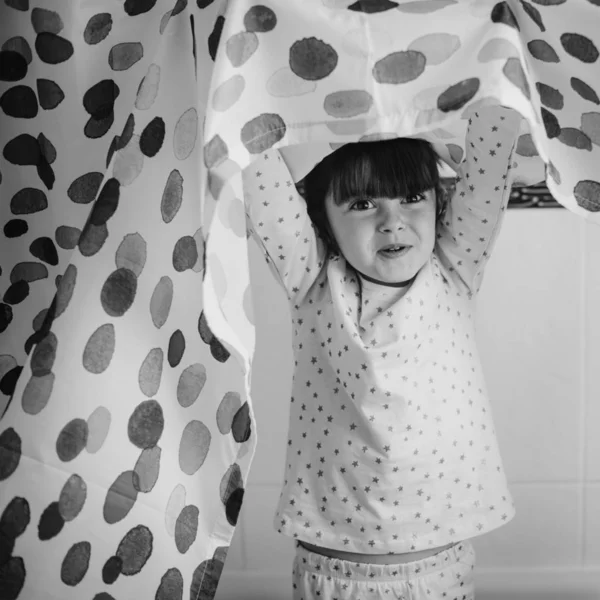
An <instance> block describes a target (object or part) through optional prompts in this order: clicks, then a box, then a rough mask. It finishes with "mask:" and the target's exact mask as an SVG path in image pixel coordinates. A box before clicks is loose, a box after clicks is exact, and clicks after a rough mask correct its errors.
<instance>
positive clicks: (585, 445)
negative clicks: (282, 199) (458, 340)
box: [217, 209, 600, 600]
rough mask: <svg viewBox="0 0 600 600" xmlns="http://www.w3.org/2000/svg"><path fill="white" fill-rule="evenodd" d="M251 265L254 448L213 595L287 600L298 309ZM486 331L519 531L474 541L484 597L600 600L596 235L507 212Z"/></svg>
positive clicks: (535, 215)
mask: <svg viewBox="0 0 600 600" xmlns="http://www.w3.org/2000/svg"><path fill="white" fill-rule="evenodd" d="M252 266H253V269H254V273H255V276H256V277H257V280H258V281H259V282H260V285H259V286H257V288H260V293H259V295H258V297H256V298H255V304H256V311H257V322H258V324H259V331H261V333H262V336H260V337H259V338H258V340H257V356H256V359H255V367H256V371H255V376H254V381H253V398H254V404H255V410H256V416H257V421H258V423H257V426H258V427H257V428H258V439H259V444H258V450H257V454H256V457H255V461H254V464H253V469H252V472H251V474H250V479H249V482H248V485H247V493H246V497H245V503H244V506H243V509H242V514H241V517H240V522H239V525H238V529H237V531H236V535H235V538H234V541H233V547H232V549H231V550H230V560H228V562H227V565H226V567H225V571H224V575H223V578H222V579H221V585H220V587H219V591H218V594H217V599H218V600H233V599H234V598H235V599H236V600H237V599H239V598H243V599H244V600H254V599H256V600H259V599H260V600H271V599H273V600H275V599H278V600H284V599H287V598H290V597H291V595H290V566H291V561H292V557H293V554H294V550H293V546H292V543H291V541H290V540H289V539H287V538H285V537H283V536H280V535H279V534H277V533H276V532H274V529H273V526H272V519H273V514H274V507H275V504H276V501H277V497H278V495H279V484H280V479H281V476H282V473H283V466H284V463H283V461H284V452H285V440H286V433H287V421H288V414H289V412H288V401H289V400H288V398H289V389H290V377H291V367H292V355H291V349H290V331H289V324H288V317H289V313H288V309H287V306H286V300H285V296H284V294H283V292H282V291H281V290H280V289H279V288H278V287H277V284H276V283H275V281H274V280H273V278H272V276H271V274H270V273H269V271H268V269H267V268H266V266H265V265H264V264H263V261H262V257H261V255H260V252H259V251H258V249H257V248H253V253H252ZM261 325H262V326H261ZM478 327H479V343H480V351H481V356H482V361H483V365H484V370H485V372H486V376H487V382H488V388H489V392H490V397H491V400H492V406H493V410H494V416H495V421H496V429H497V433H498V437H499V441H500V446H501V449H502V452H503V457H504V462H505V466H506V470H507V473H508V476H509V480H510V482H511V489H512V491H513V495H514V497H515V501H516V504H517V516H516V517H515V519H514V520H513V521H512V522H511V523H509V524H508V525H506V526H505V527H504V528H502V529H499V530H497V531H494V532H492V533H490V534H487V535H486V536H483V537H481V538H476V539H475V541H474V543H475V547H476V551H477V555H478V565H479V572H480V575H479V577H480V579H481V582H483V588H484V589H488V593H487V594H483V595H482V598H483V597H485V598H486V599H489V600H500V598H501V599H502V600H504V599H505V598H506V599H507V598H509V597H510V598H513V597H514V598H521V597H523V598H525V597H527V598H538V597H540V598H542V597H544V598H550V597H551V598H559V597H560V598H566V599H571V598H577V599H578V600H579V599H582V600H583V599H584V598H585V599H586V600H587V599H592V598H594V599H600V227H598V226H596V225H591V224H588V223H586V222H584V221H583V220H582V219H580V218H578V217H576V216H574V215H573V214H571V213H569V212H568V211H566V210H563V209H541V210H540V209H534V210H527V209H511V210H509V212H508V215H507V217H506V222H505V226H504V229H503V232H502V235H501V236H500V238H499V240H498V243H497V246H496V249H495V252H494V254H493V256H492V259H491V261H490V264H489V265H488V269H487V273H486V276H485V280H484V285H483V288H482V290H481V294H480V300H479V313H478ZM548 581H551V582H552V583H551V585H550V584H548ZM492 584H493V585H492ZM486 585H487V588H486ZM561 585H562V587H560V586H561ZM511 586H512V587H511ZM544 586H546V587H547V588H548V589H550V588H553V589H554V591H551V592H547V591H544ZM557 586H558V587H557ZM480 588H481V586H480ZM536 588H539V589H538V592H539V594H538V595H536V592H535V590H536ZM494 589H495V590H496V592H493V590H494ZM525 589H531V590H533V592H532V594H533V595H526V596H524V595H522V593H524V592H523V590H525ZM498 590H501V591H498ZM502 590H517V591H518V593H516V595H513V594H512V593H508V592H507V591H502ZM556 590H560V591H556ZM519 594H521V595H519Z"/></svg>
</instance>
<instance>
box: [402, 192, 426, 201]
mask: <svg viewBox="0 0 600 600" xmlns="http://www.w3.org/2000/svg"><path fill="white" fill-rule="evenodd" d="M423 200H425V194H423V193H419V194H413V195H412V196H407V197H406V199H405V200H404V202H405V203H406V204H417V203H418V202H423Z"/></svg>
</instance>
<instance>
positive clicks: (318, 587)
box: [293, 541, 475, 600]
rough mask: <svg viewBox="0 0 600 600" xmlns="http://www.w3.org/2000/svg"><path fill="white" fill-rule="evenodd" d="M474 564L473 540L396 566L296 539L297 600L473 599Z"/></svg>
mask: <svg viewBox="0 0 600 600" xmlns="http://www.w3.org/2000/svg"><path fill="white" fill-rule="evenodd" d="M474 567H475V551H474V549H473V546H472V545H471V543H470V542H468V541H463V542H459V543H458V544H455V545H454V546H451V547H450V548H448V549H446V550H442V551H441V552H439V553H438V554H434V555H433V556H430V557H428V558H424V559H422V560H417V561H414V562H409V563H403V564H392V565H375V564H368V563H356V562H350V561H347V560H341V559H339V558H329V557H327V556H323V555H321V554H316V553H314V552H310V551H309V550H307V549H306V548H304V547H303V546H302V545H300V544H299V543H296V556H295V558H294V568H293V600H379V599H380V598H381V599H384V600H425V599H426V600H473V599H474V598H475V584H474V577H473V569H474Z"/></svg>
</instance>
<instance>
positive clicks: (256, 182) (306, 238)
mask: <svg viewBox="0 0 600 600" xmlns="http://www.w3.org/2000/svg"><path fill="white" fill-rule="evenodd" d="M243 182H244V196H245V202H246V212H247V215H248V218H249V219H250V222H251V224H252V230H253V233H254V238H255V239H256V240H257V242H258V243H259V246H260V247H261V249H262V250H263V252H264V254H265V256H266V258H267V262H269V263H270V264H271V265H272V266H273V267H274V268H275V271H276V272H277V274H278V275H279V279H280V281H281V283H282V284H283V286H284V288H285V289H286V291H287V294H288V298H289V299H290V300H291V301H293V302H294V303H299V302H301V301H302V298H304V296H305V295H306V293H307V292H308V290H309V289H310V287H311V286H312V284H313V283H314V282H315V280H316V278H317V276H318V274H319V272H320V271H321V268H322V267H323V264H324V260H325V256H326V250H325V246H324V244H323V242H322V240H321V239H320V238H319V237H318V235H317V232H316V231H315V229H314V226H313V224H312V221H311V219H310V217H309V216H308V213H307V210H306V203H305V202H304V199H303V198H302V196H300V194H299V193H298V191H297V190H296V187H295V185H294V182H293V181H292V177H291V175H290V172H289V169H288V168H287V165H286V163H285V161H284V160H283V158H282V157H281V155H280V153H279V152H278V151H277V150H269V151H268V152H265V153H264V154H263V155H262V156H261V157H260V158H258V159H257V160H256V161H254V162H253V163H252V164H251V165H250V166H249V167H248V168H247V169H245V170H244V173H243Z"/></svg>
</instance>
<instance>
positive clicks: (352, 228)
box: [325, 189, 436, 283]
mask: <svg viewBox="0 0 600 600" xmlns="http://www.w3.org/2000/svg"><path fill="white" fill-rule="evenodd" d="M325 209H326V213H327V218H328V219H329V224H330V227H331V230H332V233H333V236H334V237H335V240H336V242H337V244H338V246H339V248H340V251H341V253H342V254H343V256H344V258H345V259H346V261H347V262H348V263H349V264H350V265H352V267H354V269H356V270H357V271H359V272H360V273H363V274H364V275H367V276H368V277H370V278H372V279H376V280H377V281H381V282H384V283H400V282H403V281H407V280H409V279H412V278H413V277H414V276H415V275H416V274H417V273H418V272H419V270H420V269H421V267H423V265H424V264H425V263H426V262H427V261H428V260H429V257H430V256H431V253H432V252H433V247H434V244H435V225H436V194H435V190H433V189H431V190H428V191H425V192H422V193H420V194H416V195H415V196H413V197H411V198H358V197H357V198H350V199H349V200H347V201H344V202H342V203H341V204H336V203H335V202H334V200H333V197H332V195H331V194H329V195H328V196H327V198H326V200H325Z"/></svg>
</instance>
